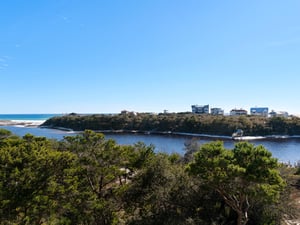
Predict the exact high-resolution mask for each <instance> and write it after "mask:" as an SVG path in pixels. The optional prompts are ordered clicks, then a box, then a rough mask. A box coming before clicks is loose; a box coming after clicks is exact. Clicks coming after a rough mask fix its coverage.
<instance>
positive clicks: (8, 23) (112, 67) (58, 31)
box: [0, 0, 300, 114]
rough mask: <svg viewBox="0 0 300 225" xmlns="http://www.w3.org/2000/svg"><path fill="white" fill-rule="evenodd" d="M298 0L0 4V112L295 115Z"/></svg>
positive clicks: (299, 105)
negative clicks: (254, 110)
mask: <svg viewBox="0 0 300 225" xmlns="http://www.w3.org/2000/svg"><path fill="white" fill-rule="evenodd" d="M299 12H300V1H298V0H286V1H274V0H252V1H241V0H228V1H223V0H212V1H204V0H187V1H183V0H181V1H179V0H143V1H140V0H126V1H124V0H111V1H104V0H86V1H82V0H72V1H71V0H44V1H40V0H30V1H23V0H10V1H1V3H0V27H1V31H0V32H1V33H0V34H1V35H0V81H1V83H0V84H1V89H0V101H1V107H0V113H69V112H78V113H80V112H81V113H107V112H120V111H121V110H124V109H127V110H132V111H138V112H145V111H147V112H162V111H163V110H164V109H167V110H169V111H171V112H180V111H191V105H192V104H199V105H203V104H209V105H210V106H211V107H221V108H223V109H225V112H229V111H230V110H231V109H232V108H244V109H246V110H249V108H250V107H253V106H262V107H265V106H266V107H269V108H270V109H274V110H278V111H288V112H289V113H292V114H300V100H299V97H300V85H299V84H300V76H299V74H300V63H299V62H300V61H299V60H300V57H299V56H300V13H299Z"/></svg>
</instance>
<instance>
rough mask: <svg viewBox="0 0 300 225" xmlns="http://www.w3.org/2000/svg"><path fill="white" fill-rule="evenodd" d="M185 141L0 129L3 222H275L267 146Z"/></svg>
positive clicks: (278, 188) (278, 211)
mask: <svg viewBox="0 0 300 225" xmlns="http://www.w3.org/2000/svg"><path fill="white" fill-rule="evenodd" d="M186 147H187V148H191V149H193V150H194V151H196V153H195V154H194V155H193V154H191V152H190V151H188V157H184V156H181V155H178V154H171V155H169V154H165V153H158V152H155V151H154V146H151V145H150V146H147V145H145V144H144V143H136V144H134V145H118V144H117V143H116V142H115V141H113V140H111V139H106V138H105V136H104V135H103V134H101V133H95V132H93V131H90V130H86V131H85V132H83V133H82V134H79V135H76V136H73V137H65V138H64V139H63V140H60V141H57V140H49V139H47V138H44V137H36V136H33V135H30V134H28V135H25V136H23V137H17V136H14V135H13V134H11V133H10V132H6V131H1V138H0V224H24V225H27V224H44V225H45V224H81V225H84V224H95V225H96V224H104V225H105V224H131V225H135V224H146V225H147V224H148V225H150V224H151V225H152V224H153V225H154V224H182V225H188V224H189V225H191V224H203V225H209V224H228V225H229V224H246V223H247V224H250V225H252V224H280V221H281V220H282V217H283V210H282V209H283V208H287V207H285V205H280V204H284V201H279V202H278V199H279V198H282V196H286V194H285V193H287V192H286V189H284V187H285V181H284V179H283V177H282V176H281V174H280V172H279V171H280V170H279V164H278V162H277V160H276V159H274V158H273V157H272V155H271V153H270V152H269V151H267V150H266V149H265V148H264V147H263V146H253V145H252V144H249V143H247V142H240V143H238V144H237V145H236V146H235V147H234V148H233V149H225V148H224V146H223V143H222V142H211V143H208V144H206V145H203V146H199V145H197V144H195V143H193V142H191V143H190V144H189V145H187V146H186ZM270 209H272V210H270ZM258 215H259V216H258Z"/></svg>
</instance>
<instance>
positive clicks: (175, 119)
mask: <svg viewBox="0 0 300 225" xmlns="http://www.w3.org/2000/svg"><path fill="white" fill-rule="evenodd" d="M42 126H47V127H56V128H58V127H64V128H69V129H72V130H76V131H83V130H85V129H90V130H98V131H111V130H123V131H142V132H145V131H150V132H184V133H198V134H214V135H232V133H233V132H234V131H235V130H236V129H242V130H243V131H244V134H245V135H254V136H255V135H274V134H280V135H300V118H297V117H289V118H283V117H272V118H266V117H260V116H212V115H199V114H192V113H167V114H150V113H137V114H136V113H121V114H116V115H105V114H97V115H77V114H74V113H73V114H70V115H66V116H61V117H54V118H50V119H49V120H47V121H46V122H45V123H44V124H43V125H42Z"/></svg>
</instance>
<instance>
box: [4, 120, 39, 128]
mask: <svg viewBox="0 0 300 225" xmlns="http://www.w3.org/2000/svg"><path fill="white" fill-rule="evenodd" d="M44 122H45V120H0V126H22V127H37V126H39V125H41V124H42V123H44Z"/></svg>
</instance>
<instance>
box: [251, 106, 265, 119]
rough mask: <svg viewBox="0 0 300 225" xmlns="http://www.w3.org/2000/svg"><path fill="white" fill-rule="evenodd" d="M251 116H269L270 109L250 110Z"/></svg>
mask: <svg viewBox="0 0 300 225" xmlns="http://www.w3.org/2000/svg"><path fill="white" fill-rule="evenodd" d="M250 114H251V115H253V116H265V117H268V115H269V108H267V107H253V108H250Z"/></svg>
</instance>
